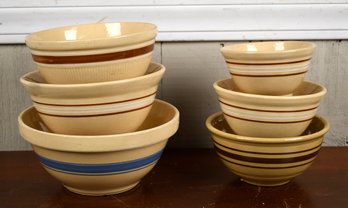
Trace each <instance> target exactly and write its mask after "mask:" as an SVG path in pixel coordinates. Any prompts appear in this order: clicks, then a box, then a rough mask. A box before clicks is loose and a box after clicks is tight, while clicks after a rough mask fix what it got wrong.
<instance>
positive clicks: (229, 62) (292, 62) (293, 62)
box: [226, 58, 311, 65]
mask: <svg viewBox="0 0 348 208" xmlns="http://www.w3.org/2000/svg"><path fill="white" fill-rule="evenodd" d="M310 60H311V59H310V58H309V59H305V60H300V61H289V62H282V63H238V62H233V61H226V63H228V64H237V65H282V64H296V63H301V62H305V61H310Z"/></svg>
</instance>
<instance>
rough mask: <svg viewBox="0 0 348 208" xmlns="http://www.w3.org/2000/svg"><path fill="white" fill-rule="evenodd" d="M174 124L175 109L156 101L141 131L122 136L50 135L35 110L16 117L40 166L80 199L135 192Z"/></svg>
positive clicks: (158, 156) (173, 129)
mask: <svg viewBox="0 0 348 208" xmlns="http://www.w3.org/2000/svg"><path fill="white" fill-rule="evenodd" d="M178 125H179V112H178V110H177V109H176V108H175V107H174V106H172V105H170V104H168V103H166V102H164V101H160V100H156V101H155V103H154V105H153V108H152V110H151V112H150V114H149V116H148V117H147V119H146V121H145V122H144V123H143V125H142V126H141V130H139V131H137V132H132V133H125V134H115V135H99V136H78V135H63V134H55V133H51V132H48V130H47V128H46V127H45V125H44V123H43V122H42V121H41V120H40V117H39V115H38V113H37V112H36V110H35V109H34V108H33V107H31V108H28V109H26V110H25V111H23V112H22V113H21V114H20V116H19V129H20V133H21V135H22V137H23V138H24V139H25V140H27V141H28V142H29V143H31V144H32V147H33V150H34V151H35V153H36V154H37V156H38V159H39V161H40V163H41V164H42V165H43V167H44V168H45V169H46V170H47V171H48V173H49V174H51V175H52V176H53V177H54V178H56V179H58V180H59V181H61V182H62V183H63V185H64V186H65V187H66V188H67V189H69V190H70V191H72V192H75V193H79V194H83V195H109V194H116V193H121V192H124V191H127V190H129V189H131V188H133V187H135V186H136V185H137V184H138V183H139V182H140V180H141V178H143V177H144V176H145V175H146V174H147V173H148V172H149V171H150V170H151V169H152V168H153V167H154V166H155V164H156V163H157V161H158V160H159V158H160V157H161V154H162V152H163V149H164V148H165V145H166V143H167V141H168V138H169V137H171V136H172V135H173V134H174V133H175V132H176V131H177V129H178Z"/></svg>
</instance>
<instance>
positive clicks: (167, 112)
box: [20, 100, 177, 137]
mask: <svg viewBox="0 0 348 208" xmlns="http://www.w3.org/2000/svg"><path fill="white" fill-rule="evenodd" d="M176 113H177V112H176V110H175V108H172V107H170V106H169V105H167V104H165V103H163V102H162V101H159V100H156V101H155V102H154V104H153V106H152V108H151V111H150V113H149V115H148V116H147V117H146V119H145V121H144V123H143V124H142V125H141V126H140V127H139V129H138V131H144V130H147V129H150V128H154V127H157V126H160V125H163V124H165V123H167V122H169V121H170V120H172V119H173V118H174V116H175V114H176ZM20 120H21V121H22V122H23V124H24V125H26V126H28V127H30V128H32V129H35V130H38V131H43V132H47V133H51V132H50V131H49V130H48V128H47V126H46V125H45V124H44V122H43V121H42V120H41V118H40V116H39V115H38V112H37V111H36V110H35V108H34V107H31V108H29V109H28V110H26V111H25V112H24V113H23V114H22V115H21V116H20ZM130 134H131V133H130ZM71 136H72V135H71ZM120 136H121V134H120ZM78 137H84V136H78ZM86 137H88V136H86ZM96 137H98V136H96Z"/></svg>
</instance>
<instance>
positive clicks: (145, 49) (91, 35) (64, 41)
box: [26, 22, 157, 84]
mask: <svg viewBox="0 0 348 208" xmlns="http://www.w3.org/2000/svg"><path fill="white" fill-rule="evenodd" d="M156 34H157V27H156V25H153V24H151V23H137V22H120V23H96V24H86V25H73V26H67V27H60V28H53V29H48V30H44V31H39V32H35V33H32V34H30V35H29V36H28V37H27V38H26V44H27V46H28V47H29V48H30V50H31V53H32V56H33V60H34V61H35V62H36V64H37V68H38V70H39V71H40V73H41V74H42V76H43V78H44V79H45V80H46V81H47V82H48V83H55V84H74V83H90V82H103V81H113V80H120V79H127V78H132V77H137V76H141V75H144V74H145V72H146V69H147V67H148V66H149V64H150V61H151V57H152V51H153V48H154V43H155V37H156Z"/></svg>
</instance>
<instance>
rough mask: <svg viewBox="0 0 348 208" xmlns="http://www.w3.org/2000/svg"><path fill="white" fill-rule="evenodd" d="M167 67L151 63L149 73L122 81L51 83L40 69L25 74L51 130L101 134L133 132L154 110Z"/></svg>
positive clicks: (35, 102)
mask: <svg viewBox="0 0 348 208" xmlns="http://www.w3.org/2000/svg"><path fill="white" fill-rule="evenodd" d="M164 71H165V68H164V66H163V65H161V64H156V63H151V65H150V66H149V68H148V70H147V74H146V75H143V76H140V77H135V78H130V79H125V80H118V81H110V82H98V83H86V84H47V83H46V82H45V81H44V80H43V79H42V77H41V76H40V73H39V72H37V71H36V72H31V73H28V74H26V75H24V76H23V77H21V79H20V80H21V83H22V84H23V86H24V87H25V89H26V90H27V91H28V92H29V93H30V95H31V99H32V101H33V104H34V107H35V108H36V110H37V111H38V113H39V115H40V117H41V119H42V120H43V122H44V123H45V124H46V125H47V127H48V128H49V129H50V131H52V132H55V133H60V134H73V135H100V134H117V133H126V132H132V131H135V130H137V129H138V128H139V126H140V125H141V124H142V123H143V121H144V120H145V118H146V116H147V115H148V113H149V112H150V110H151V106H152V104H153V102H154V100H155V96H156V91H157V88H158V85H159V82H160V80H161V78H162V76H163V74H164Z"/></svg>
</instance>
